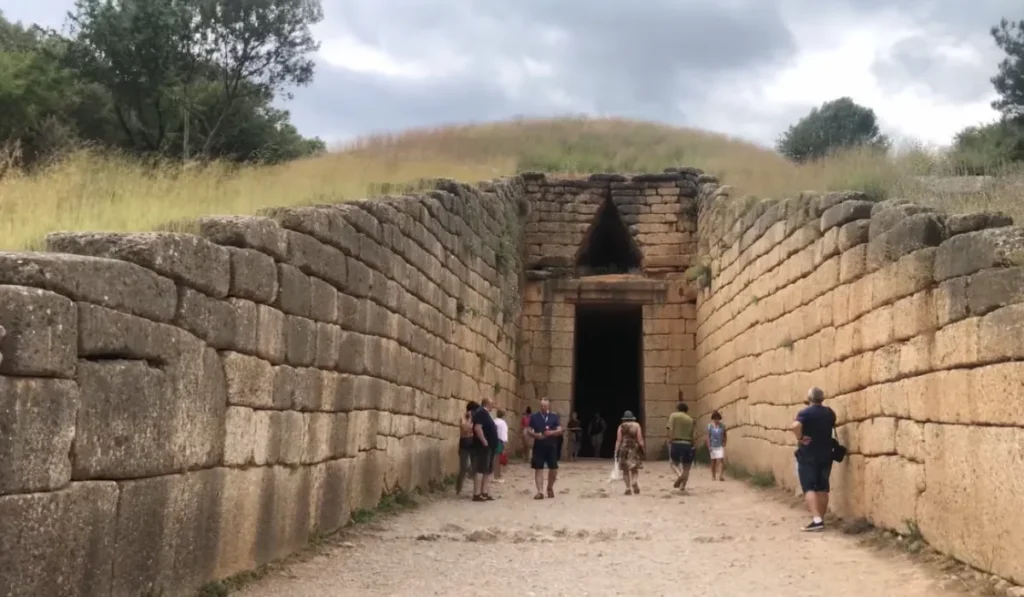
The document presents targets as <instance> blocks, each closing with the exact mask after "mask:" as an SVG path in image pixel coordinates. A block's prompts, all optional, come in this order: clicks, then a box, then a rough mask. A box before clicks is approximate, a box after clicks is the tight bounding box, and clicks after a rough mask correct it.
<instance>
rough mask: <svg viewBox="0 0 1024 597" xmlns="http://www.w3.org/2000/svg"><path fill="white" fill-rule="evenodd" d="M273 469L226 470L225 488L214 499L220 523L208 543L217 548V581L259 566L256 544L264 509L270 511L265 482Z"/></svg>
mask: <svg viewBox="0 0 1024 597" xmlns="http://www.w3.org/2000/svg"><path fill="white" fill-rule="evenodd" d="M269 470H270V469H269V468H265V467H251V468H246V469H225V470H224V473H223V475H224V484H223V488H222V491H221V494H220V495H219V496H216V497H215V498H214V504H215V505H216V507H217V509H218V518H219V520H220V524H219V529H220V532H218V533H217V534H216V535H212V536H211V537H210V538H209V539H208V541H210V542H212V543H215V544H216V548H217V549H216V552H215V553H216V557H215V558H214V563H215V568H214V572H213V575H212V577H213V578H227V577H230V576H233V575H235V574H238V573H239V572H243V571H246V570H252V569H254V568H256V567H258V566H259V564H258V563H257V558H256V542H257V537H258V535H259V534H260V532H261V530H262V527H261V524H260V522H261V520H265V519H264V518H263V517H264V516H265V515H262V514H261V512H262V508H266V507H269V504H267V503H265V502H264V501H263V500H262V499H261V492H262V489H263V486H264V481H263V478H264V476H266V475H267V474H268V471H269Z"/></svg>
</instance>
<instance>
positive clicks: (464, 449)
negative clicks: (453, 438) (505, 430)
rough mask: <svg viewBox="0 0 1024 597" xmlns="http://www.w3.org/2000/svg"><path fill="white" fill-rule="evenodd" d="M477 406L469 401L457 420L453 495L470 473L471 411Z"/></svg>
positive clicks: (471, 447) (459, 492) (471, 450)
mask: <svg viewBox="0 0 1024 597" xmlns="http://www.w3.org/2000/svg"><path fill="white" fill-rule="evenodd" d="M479 406H480V405H479V404H477V403H476V402H473V401H470V402H469V403H468V404H466V410H465V412H463V413H462V420H461V421H459V474H458V476H457V477H455V495H459V494H461V493H462V483H463V480H465V478H466V475H468V474H470V472H469V469H470V465H471V462H470V460H471V458H472V454H473V412H474V411H475V410H476V409H477V408H478V407H479Z"/></svg>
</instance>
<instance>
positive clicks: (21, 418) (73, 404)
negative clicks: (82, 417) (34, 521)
mask: <svg viewBox="0 0 1024 597" xmlns="http://www.w3.org/2000/svg"><path fill="white" fill-rule="evenodd" d="M0 396H2V397H3V401H2V402H0V438H2V439H0V495H3V494H6V493H26V492H31V491H47V490H53V489H60V488H61V487H64V486H65V485H67V484H68V482H69V481H70V480H71V460H70V458H69V454H70V452H71V442H72V438H73V437H74V434H75V419H76V416H77V414H78V407H79V403H80V400H79V393H78V385H77V384H75V383H74V382H73V381H68V380H58V379H34V378H16V377H0Z"/></svg>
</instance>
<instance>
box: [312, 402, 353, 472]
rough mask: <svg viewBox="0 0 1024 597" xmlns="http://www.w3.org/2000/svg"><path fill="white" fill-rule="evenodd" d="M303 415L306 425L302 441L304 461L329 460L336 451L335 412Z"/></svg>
mask: <svg viewBox="0 0 1024 597" xmlns="http://www.w3.org/2000/svg"><path fill="white" fill-rule="evenodd" d="M302 417H303V421H304V424H305V427H306V432H305V435H304V438H303V443H302V446H303V449H302V463H303V464H313V463H317V462H323V461H325V460H328V459H329V458H331V456H332V455H333V454H334V452H335V445H334V439H335V435H334V422H335V417H334V414H333V413H303V414H302ZM346 424H347V421H346ZM346 447H347V446H346Z"/></svg>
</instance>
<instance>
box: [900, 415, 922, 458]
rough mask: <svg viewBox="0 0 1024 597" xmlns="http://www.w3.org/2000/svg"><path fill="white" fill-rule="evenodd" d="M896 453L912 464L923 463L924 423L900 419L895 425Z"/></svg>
mask: <svg viewBox="0 0 1024 597" xmlns="http://www.w3.org/2000/svg"><path fill="white" fill-rule="evenodd" d="M896 453H897V454H899V455H900V456H902V457H903V458H905V459H907V460H910V461H912V462H924V461H925V458H926V457H927V454H926V453H925V446H924V423H918V422H917V421H911V420H908V419H902V420H900V421H898V422H897V423H896Z"/></svg>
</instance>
